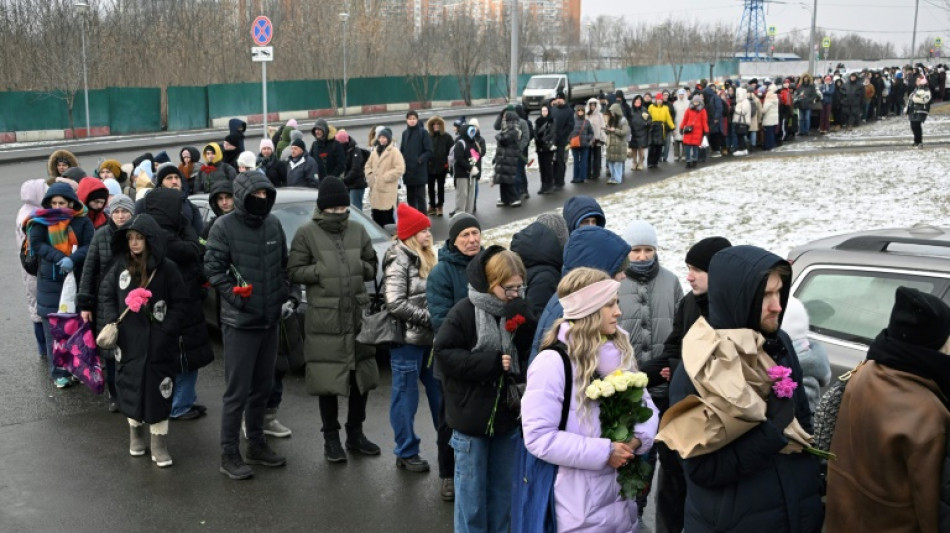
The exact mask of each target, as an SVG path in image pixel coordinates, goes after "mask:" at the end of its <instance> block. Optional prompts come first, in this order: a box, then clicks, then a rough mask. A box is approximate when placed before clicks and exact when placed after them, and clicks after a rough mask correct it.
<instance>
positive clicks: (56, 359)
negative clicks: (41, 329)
mask: <svg viewBox="0 0 950 533" xmlns="http://www.w3.org/2000/svg"><path fill="white" fill-rule="evenodd" d="M49 319H50V332H51V333H52V334H53V338H54V340H53V364H54V365H55V366H57V367H59V368H64V369H66V370H67V371H68V372H69V373H70V374H72V375H73V376H75V377H76V378H77V379H78V380H79V381H81V382H82V383H83V384H84V385H85V386H87V387H89V390H91V391H92V392H94V393H96V394H102V392H103V391H104V390H105V386H106V382H105V373H104V372H103V367H102V359H101V358H100V357H99V350H98V349H97V348H96V340H95V338H93V333H92V324H90V323H89V322H85V321H83V320H82V319H81V318H79V316H78V315H76V314H61V313H53V314H51V315H49Z"/></svg>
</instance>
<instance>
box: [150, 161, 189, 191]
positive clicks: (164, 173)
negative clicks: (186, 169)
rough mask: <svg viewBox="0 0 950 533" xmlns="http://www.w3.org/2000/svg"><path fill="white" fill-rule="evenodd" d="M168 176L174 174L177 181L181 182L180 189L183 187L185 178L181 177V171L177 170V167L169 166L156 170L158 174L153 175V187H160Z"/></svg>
mask: <svg viewBox="0 0 950 533" xmlns="http://www.w3.org/2000/svg"><path fill="white" fill-rule="evenodd" d="M169 174H176V175H177V176H178V179H179V180H181V184H182V187H184V186H185V177H184V176H182V175H181V171H180V170H178V167H176V166H175V165H171V164H167V165H162V166H161V167H160V168H159V169H158V172H156V173H155V186H156V187H161V186H162V181H164V180H165V178H166V177H168V175H169Z"/></svg>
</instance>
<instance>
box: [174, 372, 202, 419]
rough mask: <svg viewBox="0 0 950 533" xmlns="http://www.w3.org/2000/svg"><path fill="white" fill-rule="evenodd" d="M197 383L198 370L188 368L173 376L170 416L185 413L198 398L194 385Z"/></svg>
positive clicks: (176, 416)
mask: <svg viewBox="0 0 950 533" xmlns="http://www.w3.org/2000/svg"><path fill="white" fill-rule="evenodd" d="M197 383H198V371H197V370H189V371H187V372H182V373H181V374H178V375H177V376H175V391H174V392H173V393H172V413H171V415H169V416H171V418H178V417H179V416H181V415H183V414H185V413H187V412H188V411H189V410H190V409H191V406H192V405H194V404H195V400H197V399H198V394H197V393H196V392H195V385H196V384H197Z"/></svg>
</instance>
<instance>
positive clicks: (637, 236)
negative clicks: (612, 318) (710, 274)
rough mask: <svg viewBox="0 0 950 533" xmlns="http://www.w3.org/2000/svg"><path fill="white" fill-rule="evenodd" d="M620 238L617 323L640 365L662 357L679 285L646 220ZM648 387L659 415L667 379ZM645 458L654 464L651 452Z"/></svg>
mask: <svg viewBox="0 0 950 533" xmlns="http://www.w3.org/2000/svg"><path fill="white" fill-rule="evenodd" d="M623 239H624V241H626V242H627V244H628V245H629V246H630V253H629V256H628V258H629V259H630V264H629V266H628V267H627V268H626V269H625V271H624V274H625V276H624V279H623V280H621V282H620V293H619V295H618V298H619V304H620V311H621V312H622V316H621V317H620V322H619V325H620V328H621V329H622V330H623V331H625V332H627V335H628V336H629V339H630V344H631V345H632V346H633V348H634V349H635V351H636V359H637V365H638V366H639V367H640V368H643V367H644V366H646V365H648V364H650V363H652V362H653V360H655V359H659V358H660V357H661V356H662V354H663V342H664V341H665V340H666V338H667V337H668V336H669V334H670V332H671V331H672V329H673V317H674V315H675V313H676V304H677V302H679V301H680V299H681V298H682V297H683V288H682V287H681V286H680V283H679V280H677V279H676V275H675V274H673V273H672V272H670V271H669V270H667V269H665V268H663V267H662V266H660V259H659V257H658V254H657V248H658V247H659V244H658V241H657V237H656V229H654V228H653V226H652V225H651V224H650V223H649V222H646V221H644V220H635V221H633V222H631V223H630V225H629V226H627V228H626V229H625V230H624V232H623ZM648 390H649V391H650V396H651V397H652V398H653V401H654V402H655V403H656V404H657V407H659V410H660V413H661V414H662V413H663V412H664V411H665V410H666V408H667V407H668V406H669V387H668V382H667V381H665V380H659V381H657V382H655V383H652V384H650V386H649V389H648ZM647 461H648V462H649V463H650V464H651V465H654V466H655V465H656V452H655V451H654V452H651V453H650V456H649V457H648V459H647ZM649 494H650V489H649V488H647V490H645V491H643V492H642V493H641V494H640V495H639V496H638V497H637V510H638V511H639V512H640V514H641V516H642V514H643V510H644V509H645V508H646V504H647V496H648V495H649Z"/></svg>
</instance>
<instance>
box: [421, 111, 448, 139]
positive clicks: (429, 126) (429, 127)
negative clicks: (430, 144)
mask: <svg viewBox="0 0 950 533" xmlns="http://www.w3.org/2000/svg"><path fill="white" fill-rule="evenodd" d="M436 124H438V125H439V131H441V132H442V133H443V134H444V133H447V132H446V131H445V120H443V119H442V117H440V116H439V115H434V116H432V117H429V120H427V121H426V131H428V132H429V136H430V137H431V136H432V135H435V129H434V128H435V125H436Z"/></svg>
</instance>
